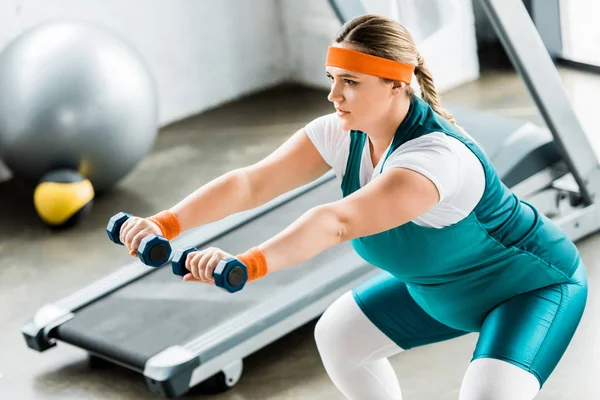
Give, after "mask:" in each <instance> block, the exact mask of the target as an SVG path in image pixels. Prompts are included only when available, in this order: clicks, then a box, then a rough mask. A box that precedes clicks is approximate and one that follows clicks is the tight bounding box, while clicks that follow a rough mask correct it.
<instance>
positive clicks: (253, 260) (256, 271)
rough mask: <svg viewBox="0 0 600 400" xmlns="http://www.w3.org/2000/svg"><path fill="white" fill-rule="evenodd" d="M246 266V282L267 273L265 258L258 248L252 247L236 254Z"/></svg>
mask: <svg viewBox="0 0 600 400" xmlns="http://www.w3.org/2000/svg"><path fill="white" fill-rule="evenodd" d="M236 258H237V259H238V260H240V261H241V262H242V263H244V265H246V268H248V282H250V281H253V280H256V279H258V278H261V277H263V276H265V275H266V274H267V258H266V257H265V253H263V252H262V251H261V250H260V249H259V248H257V247H253V248H251V249H250V250H248V251H246V252H245V253H243V254H239V255H237V256H236Z"/></svg>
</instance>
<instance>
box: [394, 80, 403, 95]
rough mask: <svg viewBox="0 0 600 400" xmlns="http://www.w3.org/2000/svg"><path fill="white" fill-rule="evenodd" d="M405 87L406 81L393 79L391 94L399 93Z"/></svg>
mask: <svg viewBox="0 0 600 400" xmlns="http://www.w3.org/2000/svg"><path fill="white" fill-rule="evenodd" d="M404 89H406V83H404V82H399V81H394V82H392V94H394V95H395V94H400V93H402V92H403V91H404Z"/></svg>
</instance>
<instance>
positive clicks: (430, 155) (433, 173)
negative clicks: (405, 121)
mask: <svg viewBox="0 0 600 400" xmlns="http://www.w3.org/2000/svg"><path fill="white" fill-rule="evenodd" d="M450 140H451V138H449V137H448V136H447V135H445V134H444V133H441V132H434V133H430V134H427V135H424V136H421V137H418V138H416V139H413V140H410V141H408V142H406V143H404V144H403V145H401V146H400V147H398V148H397V149H396V150H395V151H394V152H393V153H392V154H391V155H390V156H389V158H388V159H387V161H386V162H385V164H384V171H385V170H388V169H390V168H407V169H410V170H413V171H416V172H418V173H420V174H422V175H424V176H425V177H427V178H428V179H429V180H431V181H432V182H433V184H434V185H435V186H436V187H437V190H438V192H439V196H440V201H439V202H440V203H441V202H443V201H445V200H447V199H452V198H453V197H454V196H455V195H456V194H457V193H458V191H459V190H460V187H461V185H462V176H461V174H462V171H461V170H462V168H461V159H460V155H459V154H457V151H456V149H455V147H454V146H452V144H451V143H450Z"/></svg>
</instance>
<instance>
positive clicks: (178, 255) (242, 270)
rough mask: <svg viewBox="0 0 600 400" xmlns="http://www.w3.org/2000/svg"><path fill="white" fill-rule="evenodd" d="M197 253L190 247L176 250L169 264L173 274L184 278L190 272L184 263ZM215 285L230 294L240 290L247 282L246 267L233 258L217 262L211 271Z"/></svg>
mask: <svg viewBox="0 0 600 400" xmlns="http://www.w3.org/2000/svg"><path fill="white" fill-rule="evenodd" d="M193 251H197V249H196V248H194V247H190V248H187V249H183V250H177V251H176V252H175V254H174V255H173V259H172V260H171V264H172V267H173V274H175V275H178V276H181V277H184V276H185V275H186V274H188V273H189V272H190V271H188V269H187V268H186V267H185V262H186V259H187V256H188V254H189V253H191V252H193ZM213 277H214V279H215V285H216V286H217V287H219V288H221V289H224V290H226V291H228V292H230V293H233V292H237V291H239V290H241V289H242V288H243V287H244V285H245V284H246V281H247V280H248V269H247V268H246V265H244V263H242V262H241V261H240V260H238V259H237V258H234V257H230V258H226V259H224V260H221V261H219V263H218V264H217V267H216V268H215V270H214V271H213Z"/></svg>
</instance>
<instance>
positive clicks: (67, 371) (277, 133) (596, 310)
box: [0, 70, 600, 400]
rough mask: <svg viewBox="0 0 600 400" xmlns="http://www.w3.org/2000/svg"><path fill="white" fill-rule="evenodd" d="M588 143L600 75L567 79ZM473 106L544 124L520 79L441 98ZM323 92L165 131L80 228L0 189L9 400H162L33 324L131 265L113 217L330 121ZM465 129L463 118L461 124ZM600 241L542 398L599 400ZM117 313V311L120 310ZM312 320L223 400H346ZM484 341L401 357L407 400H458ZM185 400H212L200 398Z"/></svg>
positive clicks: (1, 304)
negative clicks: (576, 324)
mask: <svg viewBox="0 0 600 400" xmlns="http://www.w3.org/2000/svg"><path fill="white" fill-rule="evenodd" d="M561 74H562V77H563V80H564V82H565V86H566V88H567V90H568V92H569V96H571V98H572V101H573V102H574V104H575V107H576V110H577V113H578V114H579V115H580V117H581V118H582V121H583V124H584V126H585V127H586V128H587V129H588V133H589V135H590V136H591V138H592V139H593V140H594V139H597V137H598V133H597V132H596V131H594V130H592V128H594V125H593V121H592V119H591V117H593V116H595V114H594V113H595V112H596V110H595V109H592V107H594V106H595V104H597V102H594V101H593V100H594V99H596V98H597V93H598V92H599V90H598V89H599V88H600V76H596V75H590V74H586V73H581V72H570V71H565V70H562V71H561ZM442 100H443V102H444V103H445V104H456V105H468V106H472V107H475V108H481V109H486V110H494V111H497V112H500V113H502V114H504V115H512V116H518V117H523V118H527V119H530V120H532V121H536V122H540V123H541V122H542V120H541V118H540V116H539V114H538V113H537V111H536V109H535V107H534V106H533V103H532V100H531V98H530V96H529V95H528V93H527V91H526V89H525V87H524V85H523V84H522V82H521V81H520V80H519V79H518V78H517V77H516V76H515V74H514V73H513V72H511V71H507V70H494V71H487V72H486V73H485V74H484V75H483V76H482V78H481V80H479V81H477V82H474V83H471V84H467V85H464V86H462V87H460V88H458V89H455V90H453V91H451V92H449V93H446V94H444V95H443V96H442ZM331 110H332V108H331V106H330V105H329V103H328V102H327V100H326V93H325V92H323V91H318V90H307V89H300V88H296V87H284V88H278V89H275V90H271V91H268V92H265V93H262V94H259V95H256V96H252V97H250V98H247V99H243V100H241V101H239V102H235V103H232V104H229V105H226V106H224V107H220V108H218V109H215V110H213V111H210V112H206V113H204V114H203V115H200V116H197V117H194V118H190V119H188V120H186V121H183V122H181V123H178V124H174V125H172V126H169V127H167V128H165V129H163V130H162V132H161V135H160V136H159V139H158V141H157V143H156V146H155V148H154V150H153V152H152V154H150V155H149V156H148V157H147V158H146V159H144V160H143V161H142V162H141V163H140V164H139V166H138V167H137V168H136V170H135V171H134V172H132V173H131V174H130V175H129V176H127V177H126V178H125V179H124V180H123V181H122V182H120V184H119V185H118V186H117V187H116V188H115V190H114V191H113V192H111V193H110V194H109V195H107V196H104V197H100V198H97V200H96V203H95V207H94V210H93V213H92V215H90V216H89V218H87V219H86V220H85V221H84V222H83V223H82V224H81V225H80V226H79V227H77V228H76V229H73V230H71V231H66V232H60V233H53V232H50V231H48V230H47V229H45V228H44V227H43V226H42V225H41V224H40V222H39V221H38V218H37V216H36V215H35V212H34V210H33V207H32V205H31V192H30V191H29V190H28V189H27V188H26V187H24V186H23V185H21V184H19V183H18V182H16V181H15V180H12V181H8V182H4V183H2V184H0V220H1V221H2V224H0V326H1V327H2V329H1V330H0V346H1V351H0V399H11V400H12V399H19V400H27V399H61V400H68V399H82V398H85V399H153V398H156V397H155V396H154V395H152V394H150V393H149V392H148V391H147V390H146V387H145V383H144V381H143V379H142V378H141V377H140V376H138V375H136V374H134V373H132V372H129V371H126V370H123V369H121V368H91V367H90V366H89V365H88V359H87V355H86V353H85V352H83V351H82V350H80V349H77V348H74V347H71V346H68V345H65V344H59V345H58V346H57V347H56V348H53V349H51V350H49V351H47V352H45V353H37V352H34V351H32V350H30V349H29V348H27V347H26V345H25V343H24V341H23V339H22V337H21V333H20V329H21V327H22V325H23V324H24V323H25V321H26V320H27V319H28V318H30V317H31V316H32V315H33V314H34V313H35V311H36V310H37V309H38V308H39V307H40V306H42V305H43V304H45V303H49V302H53V301H56V300H58V299H60V298H62V297H64V296H67V295H69V294H71V293H73V292H74V291H76V290H78V289H80V288H81V287H83V286H85V285H87V284H89V283H92V282H94V281H95V280H97V279H99V278H101V277H104V276H105V275H107V274H109V273H110V272H113V271H115V270H117V269H119V268H120V267H121V266H123V265H124V264H126V263H129V262H130V261H131V259H130V258H129V257H128V256H127V255H126V254H125V252H124V251H123V250H122V248H121V247H119V246H114V245H112V244H111V243H110V242H109V241H108V240H107V238H106V234H105V232H104V227H105V224H106V222H107V220H108V218H109V217H110V216H111V215H113V214H114V213H115V212H117V211H120V210H127V211H129V212H131V213H133V214H137V215H148V214H151V213H154V212H157V211H159V210H161V209H163V208H165V207H169V206H170V205H172V204H173V203H174V202H176V201H178V200H179V199H181V198H182V197H184V196H185V195H187V194H188V193H190V192H191V191H192V190H194V189H195V188H196V187H198V186H199V185H201V184H203V183H205V182H207V181H208V180H209V179H211V178H213V177H216V176H217V175H219V174H222V173H224V172H226V171H228V170H230V169H232V168H236V167H240V166H243V165H246V164H248V163H251V162H254V161H256V160H259V159H260V158H262V157H263V156H265V155H266V154H268V153H269V152H270V151H272V150H273V149H274V148H275V147H277V146H278V145H279V144H280V143H282V142H283V141H284V140H285V139H286V137H287V136H288V135H290V134H291V133H292V132H294V131H295V130H296V129H298V128H300V127H302V126H303V125H304V124H305V123H306V122H308V121H310V120H311V119H312V118H314V117H316V116H318V115H322V114H324V113H328V112H331ZM459 122H460V121H459ZM599 243H600V235H595V236H592V237H589V238H587V239H585V240H582V241H580V242H579V243H578V246H579V248H580V249H581V251H582V254H583V257H584V261H585V262H586V264H587V266H588V271H589V284H590V295H589V302H588V307H587V310H586V313H585V315H584V317H583V321H582V323H581V326H580V328H579V330H578V332H577V334H576V336H575V338H574V340H573V342H572V344H571V346H570V348H569V349H568V352H567V354H566V355H565V356H564V358H563V359H562V361H561V363H560V365H559V366H558V368H557V369H556V370H555V373H554V374H553V375H552V376H551V378H550V380H549V381H548V383H547V384H546V386H545V388H544V389H543V391H542V392H541V393H540V395H539V397H538V398H539V399H546V400H548V399H595V398H598V396H599V395H598V390H597V385H596V382H595V380H596V379H597V377H598V376H600V361H599V360H600V323H599V322H600V320H599V319H598V317H597V315H598V314H600V296H599V295H598V290H597V289H600V246H599ZM115 312H118V310H115ZM313 327H314V322H311V323H309V324H307V325H306V326H304V327H302V328H301V329H298V330H297V331H295V332H293V333H292V334H290V335H288V336H286V337H284V338H282V339H280V340H279V341H277V342H275V343H273V344H272V345H270V346H268V347H267V348H265V349H263V350H261V351H259V352H258V353H256V354H254V355H252V356H251V357H249V358H248V359H246V360H245V371H244V375H243V377H242V379H241V381H240V382H239V384H238V385H237V386H236V387H235V388H234V389H233V390H231V391H229V392H227V393H225V394H221V395H216V396H214V397H212V398H214V399H240V400H241V399H315V398H318V399H341V396H340V395H339V393H338V392H337V391H336V389H335V388H334V387H333V385H332V384H331V382H330V381H329V379H328V377H327V375H326V374H325V371H324V369H323V367H322V364H321V362H320V359H319V356H318V354H317V352H316V348H315V344H314V340H313V335H312V331H313ZM476 340H477V336H476V335H475V334H472V335H468V336H465V337H462V338H459V339H456V340H453V341H448V342H444V343H438V344H435V345H431V346H428V347H421V348H417V349H414V350H412V351H409V352H405V353H402V354H400V355H398V356H396V357H394V358H393V359H392V362H393V365H394V367H395V369H396V371H397V374H398V376H399V378H400V380H401V385H402V389H403V393H404V398H405V400H406V399H408V400H419V399H440V400H442V399H456V398H458V392H459V388H460V383H461V379H462V375H463V372H464V370H465V368H466V366H467V364H468V362H469V359H470V356H471V353H472V349H473V346H474V344H475V342H476ZM188 398H204V396H203V395H201V394H199V393H196V392H194V393H192V394H190V395H189V396H188Z"/></svg>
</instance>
